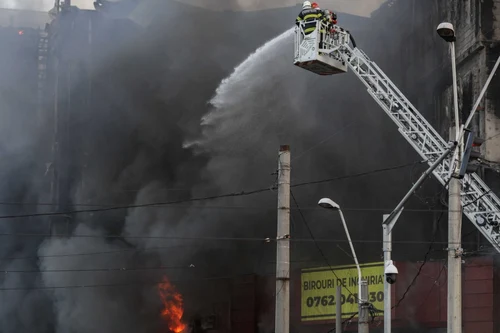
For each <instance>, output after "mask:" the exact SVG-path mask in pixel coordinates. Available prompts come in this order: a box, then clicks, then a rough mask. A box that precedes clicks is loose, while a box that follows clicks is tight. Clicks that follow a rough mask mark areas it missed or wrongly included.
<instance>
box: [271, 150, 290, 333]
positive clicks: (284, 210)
mask: <svg viewBox="0 0 500 333" xmlns="http://www.w3.org/2000/svg"><path fill="white" fill-rule="evenodd" d="M276 247H277V251H276V252H277V253H276V313H275V322H274V325H275V329H274V332H275V333H289V331H290V289H289V283H290V147H289V146H287V145H285V146H280V152H279V164H278V232H277V237H276Z"/></svg>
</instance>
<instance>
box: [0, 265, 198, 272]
mask: <svg viewBox="0 0 500 333" xmlns="http://www.w3.org/2000/svg"><path fill="white" fill-rule="evenodd" d="M193 268H195V266H194V265H192V266H156V267H116V268H76V269H43V270H3V271H2V273H4V274H10V273H75V272H80V273H82V272H92V273H96V272H113V273H116V272H132V271H134V272H135V271H156V270H162V271H163V270H170V269H193Z"/></svg>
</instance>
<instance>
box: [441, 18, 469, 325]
mask: <svg viewBox="0 0 500 333" xmlns="http://www.w3.org/2000/svg"><path fill="white" fill-rule="evenodd" d="M437 33H438V35H439V36H440V37H441V38H443V39H444V40H445V41H446V42H448V43H450V50H451V70H452V74H453V104H454V109H455V141H457V144H458V146H457V149H456V150H455V154H453V158H452V160H451V161H450V164H449V166H450V183H449V187H448V306H447V307H448V320H447V322H448V324H447V326H448V333H461V332H462V258H461V253H462V249H461V240H462V230H461V228H462V203H461V196H460V195H461V191H462V189H461V184H460V180H459V179H458V174H459V171H460V166H461V162H462V147H463V146H462V143H461V141H462V136H461V134H460V132H461V129H460V119H459V113H458V89H457V66H456V62H455V41H456V37H455V29H454V28H453V24H451V23H448V22H443V23H441V24H440V25H439V26H438V27H437ZM459 140H460V142H459Z"/></svg>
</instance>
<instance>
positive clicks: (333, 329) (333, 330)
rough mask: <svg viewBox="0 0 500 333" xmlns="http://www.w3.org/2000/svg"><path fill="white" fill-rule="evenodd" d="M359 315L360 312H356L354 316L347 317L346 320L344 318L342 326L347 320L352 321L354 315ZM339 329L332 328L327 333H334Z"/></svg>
mask: <svg viewBox="0 0 500 333" xmlns="http://www.w3.org/2000/svg"><path fill="white" fill-rule="evenodd" d="M357 315H358V312H356V313H354V314H353V315H352V316H350V317H349V318H347V319H346V320H344V321H343V322H342V326H344V325H345V323H347V322H350V321H351V320H352V319H353V318H354V317H356V316H357ZM336 330H337V328H336V327H334V328H332V329H331V330H329V331H327V332H326V333H332V332H335V331H336Z"/></svg>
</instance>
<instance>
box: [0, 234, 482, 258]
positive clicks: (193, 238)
mask: <svg viewBox="0 0 500 333" xmlns="http://www.w3.org/2000/svg"><path fill="white" fill-rule="evenodd" d="M0 237H52V238H59V237H60V238H91V239H151V240H176V241H244V242H262V243H270V242H275V241H276V240H275V239H272V238H269V237H267V238H266V237H262V238H259V237H196V236H191V237H189V236H142V235H79V234H50V233H46V234H36V233H33V234H28V233H0ZM290 241H291V242H301V243H302V242H315V243H316V242H318V243H319V242H323V243H340V242H343V243H347V242H348V240H347V239H335V238H319V239H318V238H315V239H310V238H294V239H290ZM351 241H352V242H353V243H382V244H383V241H381V240H367V239H353V240H351ZM392 243H394V244H396V243H397V244H416V245H421V244H468V245H475V244H476V242H464V243H462V242H456V243H449V242H445V241H441V242H436V241H417V240H415V241H414V240H399V241H396V240H393V241H392ZM78 255H84V254H78ZM63 256H71V255H63Z"/></svg>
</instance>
